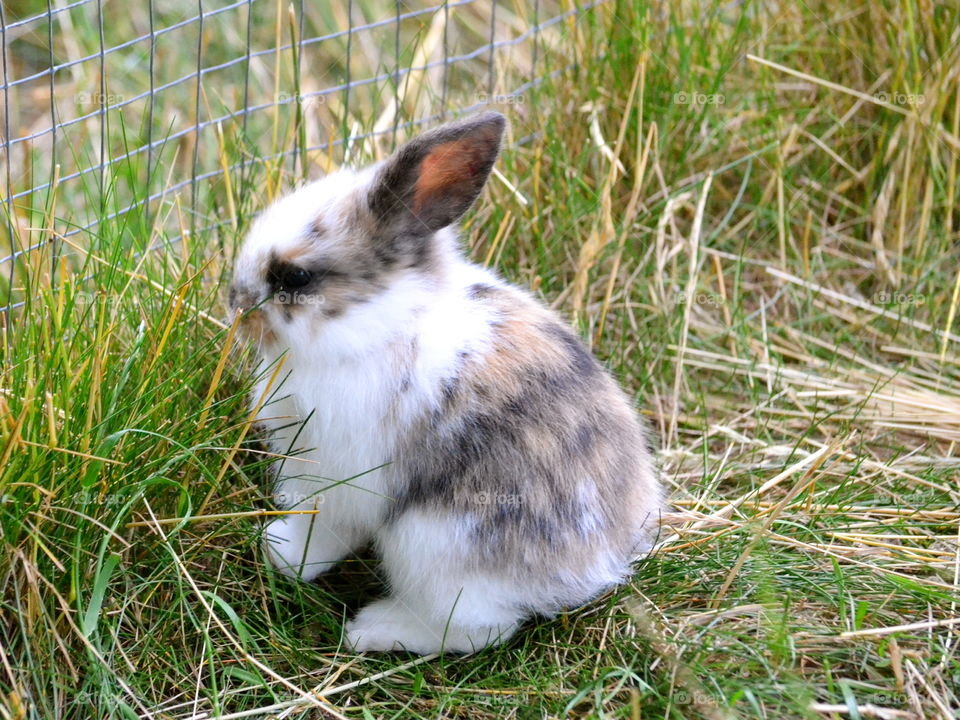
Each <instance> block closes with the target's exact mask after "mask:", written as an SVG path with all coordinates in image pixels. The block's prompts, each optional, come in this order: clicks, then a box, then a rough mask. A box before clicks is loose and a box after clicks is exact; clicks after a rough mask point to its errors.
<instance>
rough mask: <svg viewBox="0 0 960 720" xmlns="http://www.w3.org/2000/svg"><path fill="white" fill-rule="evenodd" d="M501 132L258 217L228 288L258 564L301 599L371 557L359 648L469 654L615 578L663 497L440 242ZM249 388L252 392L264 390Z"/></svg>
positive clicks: (517, 305)
mask: <svg viewBox="0 0 960 720" xmlns="http://www.w3.org/2000/svg"><path fill="white" fill-rule="evenodd" d="M505 124H506V121H505V120H504V117H503V116H502V115H500V114H498V113H493V112H486V113H482V114H480V115H476V116H474V117H470V118H468V119H466V120H461V121H459V122H454V123H451V124H448V125H444V126H442V127H439V128H437V129H435V130H433V131H431V132H427V133H425V134H423V135H421V136H420V137H418V138H416V139H414V140H412V141H411V142H409V143H408V144H407V145H404V146H403V147H401V148H400V149H399V150H398V151H397V152H396V153H395V154H394V155H393V156H392V157H390V158H389V159H387V160H385V161H383V162H381V163H378V164H376V165H373V166H371V167H368V168H366V169H364V170H359V171H352V170H340V171H339V172H336V173H334V174H332V175H330V176H328V177H326V178H324V179H322V180H319V181H317V182H314V183H311V184H309V185H306V186H305V187H303V188H301V189H300V190H297V191H296V192H294V193H293V194H291V195H289V196H287V197H286V198H284V199H281V200H280V201H279V202H277V203H276V204H275V205H273V206H272V207H271V208H269V209H267V210H266V211H265V212H264V213H263V214H262V215H261V216H260V217H259V218H258V219H257V220H256V221H255V223H254V225H253V227H252V229H251V231H250V234H249V236H248V237H247V239H246V241H245V243H244V245H243V247H242V249H241V251H240V253H239V256H238V259H237V264H236V271H235V277H234V281H233V285H232V287H231V288H230V304H231V306H232V308H233V309H234V311H235V312H236V311H237V310H242V311H243V312H244V318H243V324H244V326H245V328H246V330H247V335H248V336H251V337H252V338H253V339H254V340H255V341H256V342H257V343H258V349H259V353H260V357H261V359H262V361H263V363H264V364H265V365H269V364H272V363H276V362H278V361H280V360H281V356H283V359H282V362H283V365H282V368H281V369H280V371H279V373H278V375H277V377H278V378H279V379H281V380H282V384H281V386H280V388H279V389H277V388H275V387H274V388H272V389H270V388H268V381H267V379H263V380H262V381H261V382H260V386H259V387H258V388H257V392H256V393H255V397H256V398H260V397H261V396H262V395H263V394H264V393H268V394H271V393H272V397H273V398H274V400H272V401H270V402H268V403H267V404H266V405H265V407H263V409H262V410H261V411H260V413H259V416H260V421H261V422H262V424H263V425H264V426H265V427H266V428H267V430H268V432H269V433H270V436H271V439H270V442H271V443H272V447H273V449H274V450H275V451H276V452H278V453H285V454H286V453H290V452H291V450H292V447H293V446H297V447H301V448H309V450H307V451H305V452H303V453H301V454H298V455H296V457H295V458H290V459H285V460H283V461H282V462H281V463H279V480H278V486H277V502H278V504H280V505H281V506H283V507H286V508H288V509H294V510H297V509H299V510H304V511H305V512H303V513H301V514H293V513H292V514H287V515H284V516H282V517H280V519H277V520H274V521H273V522H271V523H270V524H269V525H268V526H267V528H266V533H265V552H266V554H267V556H268V557H269V559H270V561H271V563H272V564H273V565H274V566H275V567H276V568H277V569H278V570H280V571H281V572H283V573H285V574H287V575H290V576H293V577H299V578H302V579H304V580H310V579H312V578H315V577H316V576H317V575H319V574H320V573H322V572H324V571H326V570H329V569H330V568H331V567H332V566H333V565H334V564H335V563H336V562H337V561H339V560H341V559H342V558H344V557H345V556H346V555H348V554H349V553H351V552H353V551H355V550H357V549H358V548H361V547H363V546H364V545H366V544H368V543H370V542H371V541H372V542H373V543H374V546H375V548H376V551H377V552H378V554H379V556H380V557H381V558H382V562H383V570H384V572H385V575H386V578H387V581H388V584H389V595H388V596H387V597H385V598H383V599H380V600H376V601H374V602H371V603H370V604H369V605H367V606H366V607H364V608H363V609H362V610H360V612H359V613H358V614H357V616H356V617H355V618H354V619H353V620H352V621H350V622H349V623H347V626H346V637H345V640H346V643H347V645H348V646H350V647H351V648H353V649H354V650H356V651H364V650H381V651H390V650H401V649H402V650H407V651H410V652H413V653H420V654H426V653H433V652H441V651H447V652H458V653H462V652H471V651H473V650H476V649H479V648H481V647H484V646H486V645H491V644H496V643H500V642H502V641H503V640H505V639H506V638H508V637H510V635H511V634H512V633H513V632H514V631H515V630H516V629H517V627H518V626H519V625H520V624H521V623H522V622H523V621H524V620H525V619H526V618H529V617H531V616H533V615H546V616H549V615H551V614H554V613H557V612H558V611H560V610H562V609H564V608H571V607H574V606H577V605H580V604H582V603H584V602H586V601H588V600H590V599H591V598H593V597H595V596H596V595H597V594H599V593H601V592H603V591H604V590H605V589H607V588H610V587H611V586H613V585H615V584H617V583H619V582H621V581H623V580H624V579H625V578H626V577H627V575H628V573H629V572H630V563H631V561H632V560H633V559H635V558H636V556H637V554H638V553H639V552H641V551H643V550H645V549H648V548H649V547H650V542H651V537H652V535H653V533H654V532H655V530H656V527H657V524H658V517H659V513H660V510H661V489H660V486H659V483H658V481H657V478H656V474H655V470H654V463H653V459H652V456H651V451H650V449H649V447H648V441H647V435H646V431H645V429H644V426H643V424H642V423H641V422H640V420H639V418H638V417H637V415H636V414H635V413H634V411H633V409H632V408H631V402H630V400H629V399H628V398H627V397H626V396H625V395H624V393H623V392H621V390H620V389H619V388H618V387H617V385H616V383H615V382H614V380H613V379H612V378H611V377H610V375H609V374H608V373H607V372H606V371H605V370H604V368H603V367H602V366H601V365H600V363H599V362H597V360H596V359H594V358H593V357H592V356H591V355H590V353H589V352H588V351H587V350H585V349H584V347H583V346H582V345H581V343H580V341H579V340H578V339H577V337H576V336H575V335H574V333H573V332H571V330H570V329H569V328H568V327H567V326H566V325H565V324H564V323H563V321H562V320H561V319H560V318H559V317H558V316H557V315H556V314H554V313H553V312H552V311H550V310H549V309H547V308H546V307H545V306H544V305H542V304H541V303H540V302H539V301H538V300H536V299H535V298H534V297H533V296H531V295H530V294H528V293H527V292H524V291H522V290H519V289H517V288H515V287H513V286H511V285H508V284H507V283H505V282H504V281H503V280H501V279H500V278H499V277H497V276H496V275H495V274H494V273H492V272H490V271H489V270H485V269H483V268H481V267H478V266H477V265H475V264H473V263H472V262H470V261H469V260H467V259H466V258H465V257H464V255H463V252H462V250H461V249H460V247H459V243H458V239H457V233H456V230H455V229H454V227H453V225H454V223H455V222H456V221H457V220H458V219H459V218H460V217H461V216H462V215H463V214H464V213H465V212H466V211H467V209H468V208H469V207H470V206H471V204H472V203H473V202H474V200H476V198H477V196H478V195H479V194H480V191H481V190H482V188H483V186H484V183H485V182H486V180H487V177H488V176H489V174H490V171H491V169H492V167H493V163H494V161H495V160H496V157H497V154H498V152H499V148H500V140H501V136H502V135H503V131H504V127H505ZM270 374H271V373H267V374H266V375H270Z"/></svg>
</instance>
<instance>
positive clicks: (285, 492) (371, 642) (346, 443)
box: [236, 171, 623, 653]
mask: <svg viewBox="0 0 960 720" xmlns="http://www.w3.org/2000/svg"><path fill="white" fill-rule="evenodd" d="M370 178H371V173H370V172H369V171H366V172H361V173H353V172H349V171H345V172H341V173H338V174H336V175H334V176H331V177H328V178H326V179H324V180H321V181H319V182H317V183H313V184H311V185H308V186H306V187H304V188H302V189H301V190H299V191H297V192H296V193H294V194H293V195H291V196H289V197H287V198H285V199H283V200H281V201H280V202H279V203H277V204H276V205H274V206H273V207H272V208H270V209H269V210H267V211H266V212H265V213H264V214H263V216H262V217H261V218H260V219H259V220H258V221H257V222H256V223H255V225H254V228H253V230H252V231H251V234H250V236H249V238H248V240H247V242H246V244H245V245H244V247H243V250H242V252H241V254H240V257H239V258H238V262H237V272H236V277H237V280H238V281H240V282H242V283H243V284H244V285H245V286H246V287H248V288H249V287H257V286H258V283H259V284H260V285H262V284H263V275H264V273H265V268H266V266H267V263H268V262H269V257H270V253H271V251H278V252H281V253H282V252H283V251H284V250H285V249H288V248H292V247H295V246H297V245H298V244H299V243H300V242H301V241H302V238H303V236H304V233H305V232H307V230H308V228H309V226H310V224H311V222H312V221H313V220H314V219H315V218H316V217H317V216H318V215H319V216H321V217H323V218H324V222H325V223H326V224H327V225H329V232H327V233H325V234H324V235H323V237H321V238H319V239H318V242H319V243H321V244H323V243H337V242H342V241H343V240H344V237H343V236H342V233H343V232H346V231H345V230H343V229H342V228H345V227H348V226H349V223H347V222H341V221H343V220H344V219H345V218H346V214H347V213H349V212H350V209H351V203H352V202H353V201H354V200H355V198H356V197H357V196H358V194H360V193H363V192H365V188H366V187H367V185H368V183H369V182H370ZM437 239H438V241H439V245H440V258H439V261H438V264H439V269H438V270H437V272H435V273H431V276H430V277H429V278H427V277H425V276H423V275H419V274H417V273H415V272H412V271H411V272H410V273H409V274H406V275H403V276H401V277H399V278H397V279H396V281H395V282H392V284H391V286H390V287H389V288H387V289H386V290H384V291H383V292H382V293H380V294H379V295H376V296H375V297H373V298H371V299H369V300H368V301H367V302H364V303H360V304H357V305H356V306H353V307H351V308H349V309H348V310H347V311H346V312H345V313H344V314H343V315H341V316H340V317H337V318H334V319H326V320H324V321H323V322H320V323H317V322H316V317H315V315H314V314H312V313H305V312H301V313H294V314H293V317H292V319H291V320H289V321H282V320H281V317H280V315H279V313H280V312H281V308H279V307H276V306H275V305H274V304H272V303H270V302H266V303H264V304H263V306H262V311H263V312H265V313H266V314H267V317H268V324H269V326H270V328H271V329H272V330H273V332H274V333H275V334H276V342H275V343H271V344H269V345H268V344H264V345H263V346H261V347H260V355H261V358H262V363H263V365H262V367H261V370H262V371H263V374H262V378H261V380H260V381H259V383H258V386H257V390H256V393H255V397H254V400H255V401H256V400H258V399H259V398H260V397H262V396H270V397H271V398H272V399H271V401H270V402H268V403H267V404H266V405H265V406H264V407H263V408H262V409H261V411H260V413H259V419H260V420H261V421H263V422H264V423H265V424H266V425H267V427H268V428H269V429H270V430H272V440H271V442H272V445H273V448H274V450H275V451H276V452H279V453H288V452H290V451H296V450H299V449H303V448H307V449H309V450H308V451H307V452H305V453H302V454H298V455H297V457H296V458H290V459H286V460H284V461H283V464H282V468H281V471H280V477H279V482H278V484H277V488H276V492H277V499H278V502H279V503H280V504H282V505H283V506H285V507H287V508H289V509H291V510H302V511H305V512H304V513H303V514H290V515H287V516H284V517H281V518H280V519H277V520H274V521H273V522H271V523H270V524H269V525H268V526H267V528H266V533H265V543H266V554H267V556H268V557H269V559H270V561H271V563H272V564H273V565H274V566H275V567H276V568H277V569H278V570H280V571H281V572H284V573H285V574H287V575H290V576H292V577H300V578H303V579H305V580H309V579H312V578H314V577H316V576H317V575H318V574H320V573H321V572H324V571H325V570H327V569H329V568H330V567H331V566H332V565H333V564H334V563H336V562H337V561H338V560H340V559H342V558H343V557H344V556H345V555H347V554H349V553H350V552H351V551H353V550H355V549H357V548H358V547H360V546H362V545H363V544H365V543H367V542H369V541H371V540H373V541H375V542H376V544H377V546H378V548H379V551H380V553H381V555H382V558H383V563H384V567H385V569H386V571H387V574H388V576H389V581H390V590H391V595H390V596H389V597H388V598H386V599H383V600H380V601H377V602H374V603H372V604H370V605H367V606H366V607H365V608H364V609H362V610H361V611H360V613H359V614H358V615H357V617H356V618H355V619H354V620H353V621H351V622H350V623H348V625H347V629H346V641H347V643H348V644H349V645H350V646H351V647H353V648H354V649H356V650H393V649H399V648H405V649H407V650H409V651H413V652H418V653H429V652H436V651H439V650H441V649H445V650H448V651H454V652H470V651H472V650H474V649H478V648H480V647H483V646H485V645H489V644H495V643H497V642H500V641H502V640H504V639H506V638H507V637H509V636H510V635H511V634H512V633H513V632H514V631H515V630H516V628H517V626H518V624H519V623H520V622H521V621H522V620H523V619H524V618H525V616H526V615H527V608H529V607H532V606H537V607H542V606H543V602H544V598H543V596H542V592H543V590H542V588H541V589H538V588H531V587H528V584H527V583H524V582H523V579H518V578H513V577H490V576H487V575H483V574H481V573H479V572H478V571H475V570H472V569H468V568H470V567H471V562H472V558H473V557H474V553H475V551H472V549H471V547H470V546H469V542H468V534H469V532H470V529H471V518H469V517H459V518H454V517H449V516H441V515H438V514H436V513H427V512H414V511H408V512H406V513H404V514H403V515H402V516H401V517H400V518H398V519H397V520H396V521H395V522H392V523H390V524H389V525H386V526H385V525H384V524H383V521H384V518H385V516H386V514H387V512H388V510H389V504H390V503H391V502H392V501H391V499H390V495H391V489H390V488H391V483H392V481H393V479H394V478H393V475H392V474H391V472H392V471H391V468H390V466H389V465H385V463H388V461H389V459H390V458H391V456H392V454H393V451H394V448H395V447H396V445H397V442H398V439H399V438H400V437H401V436H402V434H403V433H404V432H405V431H406V429H407V428H408V427H409V426H410V425H411V424H412V423H413V422H414V421H415V420H417V419H418V418H420V417H422V416H423V413H424V412H425V411H428V410H431V409H433V408H436V407H438V406H439V403H440V397H441V388H442V386H443V381H444V380H446V379H448V378H451V377H453V376H454V374H455V372H456V370H457V365H458V362H459V360H458V354H459V353H460V352H462V351H467V352H470V353H477V354H481V355H482V354H484V353H485V352H487V351H488V350H489V349H490V348H491V347H492V336H493V323H494V322H495V320H496V318H495V316H494V313H493V311H492V310H490V309H487V308H486V306H485V305H484V304H483V303H477V302H471V301H470V300H469V299H468V288H469V287H470V286H471V285H474V284H476V283H483V284H487V285H492V286H500V285H502V283H501V281H500V280H499V279H498V278H496V277H495V276H494V275H493V274H492V273H490V272H488V271H486V270H484V269H482V268H479V267H477V266H475V265H473V264H471V263H469V262H467V261H466V260H465V259H463V258H462V257H461V256H460V254H459V253H458V252H457V251H456V250H455V243H456V237H455V235H454V233H453V231H452V230H450V229H446V230H443V231H441V232H440V233H438V235H437ZM259 290H260V292H262V293H264V297H266V292H267V289H266V288H265V287H259ZM413 342H416V354H415V357H416V361H415V365H414V367H413V371H412V375H409V376H408V375H403V376H401V374H402V373H408V372H409V369H408V368H407V369H405V368H401V367H398V363H394V362H391V361H390V354H391V353H396V352H402V351H403V348H404V347H405V346H409V344H410V343H413ZM280 362H282V363H283V365H282V368H281V370H280V372H279V375H278V378H279V379H280V380H279V381H278V383H279V387H268V386H269V378H270V377H271V375H272V372H271V371H270V368H271V367H274V366H275V364H276V363H280ZM404 380H407V381H409V383H410V385H409V388H408V389H407V391H406V392H404V393H402V394H400V393H398V392H397V388H398V386H399V384H400V383H401V381H404ZM388 416H389V417H390V418H391V420H390V422H384V419H385V418H387V417H388ZM301 426H302V427H301ZM298 432H299V436H298V437H297V440H296V442H295V443H294V445H295V447H290V445H291V443H293V439H294V437H295V436H297V433H298ZM595 502H596V498H594V497H590V496H589V492H586V494H585V496H584V497H583V504H584V506H591V503H595ZM313 511H316V512H313ZM584 517H585V518H586V524H585V526H584V528H583V531H584V532H585V533H590V532H591V531H593V530H594V527H592V526H591V523H596V521H595V519H594V518H593V516H592V515H591V514H589V513H586V514H585V515H584ZM622 573H623V567H622V562H621V561H620V560H619V559H618V558H615V557H613V555H611V556H610V557H609V558H598V559H597V561H596V562H594V563H592V565H591V567H589V568H586V569H585V570H584V574H581V575H580V576H578V577H570V578H569V579H568V580H569V586H568V587H569V589H570V592H569V594H568V595H565V596H564V597H559V596H558V597H557V598H555V599H554V600H555V604H556V606H557V607H558V608H559V607H562V606H564V605H568V604H569V603H570V602H582V601H583V600H585V599H587V598H588V597H590V596H592V595H593V594H594V593H595V592H596V590H597V589H598V588H602V587H605V586H609V585H612V584H614V583H616V582H618V581H619V580H621V579H622V578H621V576H622Z"/></svg>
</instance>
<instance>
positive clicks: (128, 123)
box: [0, 0, 603, 319]
mask: <svg viewBox="0 0 960 720" xmlns="http://www.w3.org/2000/svg"><path fill="white" fill-rule="evenodd" d="M601 4H603V0H600V2H594V3H590V4H580V5H577V4H574V3H573V2H572V1H571V0H526V1H524V0H512V2H504V1H503V0H499V1H497V0H493V1H481V0H449V1H448V2H443V3H436V4H429V3H417V2H396V3H387V2H383V0H344V1H343V2H330V3H328V2H317V1H316V0H293V2H290V1H289V0H238V1H236V2H219V3H218V2H212V1H211V0H196V3H194V2H189V1H188V0H180V1H177V2H169V1H168V2H160V1H159V0H140V2H132V3H124V2H121V1H120V0H76V1H75V2H67V1H66V0H46V4H45V6H44V4H43V2H42V0H40V1H39V2H37V0H33V1H32V2H30V1H28V2H21V3H16V2H14V3H4V4H3V5H0V50H2V80H3V82H2V85H0V90H2V94H0V105H2V118H0V130H2V134H3V139H2V163H3V167H2V169H0V183H2V187H3V192H2V208H3V215H4V217H3V220H2V221H0V236H2V237H3V240H4V242H3V248H4V249H5V250H8V251H5V252H3V255H4V257H2V258H0V291H2V295H0V298H3V300H2V303H3V305H5V306H6V310H7V319H9V318H10V311H11V310H14V309H15V308H17V307H20V306H22V305H23V303H24V292H23V286H24V283H22V282H18V277H19V274H20V273H24V272H28V271H29V270H30V269H31V268H33V269H34V270H36V268H35V267H34V265H36V264H37V263H39V262H42V263H43V264H44V265H46V266H47V267H48V268H50V270H49V271H50V273H51V275H56V272H57V260H58V259H59V258H60V257H61V256H62V254H64V253H67V254H69V253H71V252H73V251H75V250H76V249H78V248H89V247H91V246H92V245H94V244H95V241H96V237H97V228H98V226H99V225H100V224H101V223H103V222H106V221H111V222H117V221H124V222H128V224H129V228H130V233H131V235H132V236H134V239H132V240H131V244H132V246H133V247H134V248H135V249H136V247H137V243H138V240H137V239H136V237H137V236H139V237H140V240H139V242H143V246H142V247H140V248H139V251H140V252H145V251H147V250H149V249H153V248H157V247H165V246H168V245H169V244H170V243H174V242H177V241H179V240H181V239H182V238H183V236H184V235H186V234H187V233H190V232H192V233H197V232H199V231H201V230H211V229H216V228H222V227H225V226H229V227H231V228H233V229H236V227H237V223H238V218H239V219H240V220H241V221H242V218H243V217H244V213H246V212H249V211H250V210H251V209H255V208H257V207H259V206H262V205H263V201H264V195H266V196H267V198H269V197H270V196H273V195H274V194H275V193H276V192H278V191H279V189H280V188H279V185H280V184H281V182H283V183H289V182H290V181H291V180H296V179H299V178H304V179H305V178H308V177H311V176H314V175H317V174H322V173H323V172H324V171H328V170H330V169H331V168H332V167H335V166H337V165H339V164H344V163H351V162H361V161H365V160H368V159H372V158H379V157H382V156H383V155H384V154H385V153H387V152H389V150H390V149H391V148H392V147H393V146H394V145H395V143H396V142H397V141H398V140H402V139H403V137H404V136H405V135H406V134H408V132H409V131H410V130H411V129H412V128H413V127H415V126H417V125H421V124H424V123H432V122H436V121H438V120H441V119H444V118H447V117H450V116H451V115H457V114H462V113H468V112H471V111H474V110H476V109H478V108H480V107H482V106H484V105H488V104H498V105H503V104H521V103H523V102H525V101H526V98H527V94H528V91H529V90H530V88H531V87H533V86H535V85H536V84H537V83H539V82H541V81H542V80H543V79H544V78H546V77H548V76H550V75H551V74H555V73H557V72H561V71H562V70H564V69H565V68H567V67H569V65H570V64H571V59H572V58H573V57H575V52H574V51H573V48H572V46H571V44H572V43H574V42H575V38H576V24H577V23H579V22H581V21H582V20H583V19H584V18H585V17H587V16H588V15H589V14H590V13H591V12H596V11H597V10H596V7H597V6H598V5H601ZM17 8H20V10H19V11H17ZM524 110H525V111H527V112H531V111H533V109H532V108H525V109H524ZM291 176H293V177H292V178H291ZM278 178H282V180H281V179H278ZM41 255H42V256H43V259H42V260H38V259H37V258H38V257H39V256H41ZM49 259H52V260H53V264H52V265H47V262H48V260H49Z"/></svg>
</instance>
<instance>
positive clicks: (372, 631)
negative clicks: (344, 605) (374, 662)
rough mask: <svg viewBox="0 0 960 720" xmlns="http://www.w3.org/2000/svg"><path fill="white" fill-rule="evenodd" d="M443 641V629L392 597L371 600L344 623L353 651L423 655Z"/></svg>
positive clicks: (434, 649)
mask: <svg viewBox="0 0 960 720" xmlns="http://www.w3.org/2000/svg"><path fill="white" fill-rule="evenodd" d="M442 641H443V634H442V633H437V631H436V629H435V628H434V627H432V626H431V625H430V624H429V623H427V622H425V621H424V620H423V619H421V618H420V617H419V616H418V615H417V614H416V613H415V612H414V611H413V610H411V609H410V608H408V607H407V606H406V605H404V604H403V603H402V602H400V601H399V600H394V599H393V598H384V599H382V600H377V601H376V602H372V603H370V604H369V605H367V606H366V607H364V608H363V609H362V610H360V612H359V613H357V616H356V617H355V618H354V619H353V620H351V621H350V622H348V623H347V627H346V643H347V645H348V646H349V647H350V648H351V649H353V650H355V651H356V652H364V651H365V650H369V651H374V652H390V651H392V650H407V651H408V652H412V653H418V654H420V655H426V654H428V653H432V652H437V651H438V650H439V649H440V645H441V643H442Z"/></svg>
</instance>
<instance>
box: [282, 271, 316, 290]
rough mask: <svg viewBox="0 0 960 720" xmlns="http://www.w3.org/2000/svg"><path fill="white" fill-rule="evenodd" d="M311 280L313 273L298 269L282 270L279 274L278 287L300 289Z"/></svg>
mask: <svg viewBox="0 0 960 720" xmlns="http://www.w3.org/2000/svg"><path fill="white" fill-rule="evenodd" d="M312 279H313V273H311V272H310V271H309V270H304V269H303V268H300V267H288V268H284V270H283V272H281V273H280V278H279V280H280V285H281V287H284V288H287V289H291V290H292V289H295V288H302V287H303V286H304V285H307V284H308V283H309V282H310V281H311V280H312Z"/></svg>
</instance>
